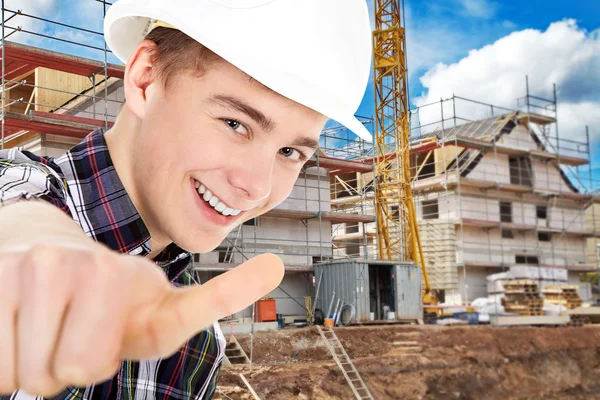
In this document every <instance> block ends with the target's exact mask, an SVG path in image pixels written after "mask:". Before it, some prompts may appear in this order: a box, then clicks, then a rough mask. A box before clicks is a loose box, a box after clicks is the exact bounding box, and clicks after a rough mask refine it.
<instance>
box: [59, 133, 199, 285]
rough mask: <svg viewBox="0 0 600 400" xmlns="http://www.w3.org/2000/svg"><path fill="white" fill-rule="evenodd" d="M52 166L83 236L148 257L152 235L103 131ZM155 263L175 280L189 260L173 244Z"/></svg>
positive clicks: (184, 253) (88, 137) (188, 255)
mask: <svg viewBox="0 0 600 400" xmlns="http://www.w3.org/2000/svg"><path fill="white" fill-rule="evenodd" d="M56 164H57V165H58V167H59V168H60V170H61V172H62V174H63V176H64V179H65V180H66V183H67V187H68V190H69V192H70V196H69V198H68V200H67V202H68V206H69V209H70V211H71V214H72V217H73V219H74V220H75V221H76V222H77V223H78V224H79V225H81V227H82V229H83V231H84V232H85V234H86V235H88V236H90V237H92V238H93V239H94V240H95V241H97V242H101V243H104V244H105V245H106V246H108V247H109V248H111V249H112V250H115V251H118V252H119V253H127V254H131V255H139V256H147V255H148V254H149V253H150V251H151V248H150V232H149V231H148V228H147V227H146V225H145V224H144V222H143V221H142V218H141V217H140V215H139V213H138V212H137V210H136V208H135V206H134V205H133V202H132V201H131V198H130V197H129V195H128V194H127V192H126V190H125V188H124V187H123V183H122V182H121V180H120V179H119V176H118V174H117V171H116V170H115V167H114V164H113V162H112V159H111V157H110V153H109V151H108V146H107V144H106V140H105V139H104V131H103V130H102V129H101V128H99V129H97V130H95V131H94V132H92V133H91V134H89V135H88V136H87V137H86V138H85V140H84V141H83V142H81V143H80V144H78V145H77V146H75V147H73V148H72V149H71V150H69V151H68V152H67V153H66V154H65V155H63V156H62V157H60V158H59V159H57V160H56ZM155 261H156V262H157V263H158V264H159V265H160V266H162V267H163V268H165V269H166V272H167V275H168V277H169V279H170V280H171V281H174V280H175V279H176V278H177V277H178V276H179V275H180V274H181V273H182V272H183V271H184V270H185V268H187V266H188V265H189V262H190V261H191V255H190V254H189V253H188V252H186V251H185V250H183V249H181V248H180V247H179V246H177V245H175V244H174V243H173V244H171V245H170V246H168V247H167V248H166V249H165V250H164V251H162V252H161V253H160V254H159V255H158V256H157V257H156V258H155Z"/></svg>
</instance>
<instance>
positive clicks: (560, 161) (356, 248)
mask: <svg viewBox="0 0 600 400" xmlns="http://www.w3.org/2000/svg"><path fill="white" fill-rule="evenodd" d="M81 1H85V2H90V3H91V4H92V5H91V8H93V9H94V10H97V11H98V12H99V16H98V18H102V16H103V14H102V12H104V13H105V12H106V9H107V7H109V6H110V2H107V1H100V0H81ZM17 4H18V2H17ZM402 10H403V7H402V4H401V2H400V1H399V0H375V1H374V9H373V10H369V11H370V12H373V16H374V30H373V47H374V48H373V61H374V66H373V80H374V81H373V83H374V87H375V114H374V115H371V116H363V117H361V120H362V122H363V123H364V124H365V126H367V127H368V128H369V130H370V131H371V132H372V133H373V138H374V140H373V142H372V143H369V142H366V141H364V140H362V139H359V138H357V137H356V136H355V135H354V134H352V133H351V132H350V131H349V130H347V129H346V128H344V127H342V126H339V125H335V124H328V126H327V128H326V129H325V130H324V131H323V133H322V135H321V139H320V148H319V150H318V151H317V153H316V154H315V156H314V157H313V158H312V159H310V160H309V161H308V162H307V163H306V165H305V166H304V168H303V169H302V172H301V174H300V176H299V177H298V179H297V181H296V184H295V186H294V189H293V191H292V193H291V195H290V197H289V198H288V199H287V200H286V201H285V202H284V203H282V204H281V205H279V206H277V207H276V208H274V209H272V210H270V211H268V212H267V213H266V214H264V215H262V216H261V217H259V218H256V219H254V220H250V221H247V222H245V223H244V224H243V225H241V226H239V227H238V228H236V229H235V230H234V231H232V232H231V233H230V234H229V236H228V237H227V239H226V240H225V241H223V242H222V243H221V245H220V246H219V247H218V248H216V249H215V250H214V251H212V252H209V253H204V254H194V257H193V274H194V277H195V278H196V279H197V280H198V282H206V281H208V280H210V279H212V278H214V277H216V276H218V275H220V274H222V273H224V272H225V271H228V270H230V269H233V268H235V267H236V266H238V265H239V264H241V263H243V262H244V261H246V260H248V259H250V258H252V257H254V256H255V255H258V254H262V253H273V254H276V255H278V256H279V257H281V259H282V260H283V262H284V264H285V270H286V274H285V277H284V279H283V281H282V283H281V285H280V286H279V287H278V288H277V289H276V290H275V291H273V292H272V293H271V294H270V295H269V296H268V297H267V298H265V299H263V300H260V301H259V302H257V303H255V304H254V305H253V306H251V307H248V308H247V309H245V310H242V311H240V312H239V313H237V314H234V315H231V316H230V317H228V318H226V319H223V320H221V321H220V323H221V329H222V331H223V333H224V334H225V337H226V339H227V341H228V346H227V351H226V358H225V360H224V361H223V366H222V369H221V372H220V377H219V382H218V389H217V391H216V393H215V398H218V399H257V398H260V399H352V398H357V399H522V398H527V399H542V398H543V399H559V398H560V399H563V398H564V399H584V398H585V399H593V398H599V399H600V384H599V383H598V382H600V379H599V378H600V369H599V368H598V365H600V329H599V327H600V325H598V324H600V306H597V304H598V297H599V295H600V293H599V290H598V289H599V288H598V268H599V266H600V264H599V263H600V253H599V247H598V246H599V244H600V242H599V241H598V239H599V238H600V207H599V205H600V193H599V192H597V190H596V189H598V187H599V186H598V183H597V182H594V179H593V175H592V168H593V167H592V164H591V160H592V156H591V153H592V145H591V141H590V135H592V133H593V132H591V131H592V130H595V129H598V127H589V129H588V130H587V131H586V132H583V133H582V135H581V137H585V140H575V139H573V138H570V137H561V135H560V134H559V126H560V119H559V118H558V114H557V104H558V102H559V100H558V99H557V89H556V87H554V88H553V93H554V96H553V97H551V98H543V97H541V96H537V95H536V93H537V92H538V91H541V90H546V89H548V88H535V87H530V85H529V81H528V78H527V77H525V76H523V77H522V80H521V81H519V82H506V85H514V86H519V87H522V92H523V96H522V98H520V99H515V103H516V104H518V107H514V108H509V107H506V105H495V104H487V103H485V102H484V101H481V99H467V98H463V97H460V96H459V95H460V94H459V93H457V94H456V95H453V96H452V97H450V98H442V99H440V101H438V102H435V103H432V104H426V105H423V106H420V107H418V108H411V107H410V102H409V98H408V93H407V73H406V70H407V65H406V48H405V46H406V43H405V28H404V23H403V22H402V21H403V14H402V12H403V11H402ZM2 18H3V24H2V52H1V59H2V65H1V68H2V111H1V112H2V131H1V138H0V143H1V147H2V149H7V148H14V147H20V148H23V149H25V150H28V151H31V152H33V153H35V154H37V155H40V156H46V157H58V156H60V155H62V154H63V153H64V152H65V151H67V150H68V149H70V148H71V147H72V146H74V145H75V144H77V143H79V142H80V141H81V140H83V139H84V138H85V137H86V136H87V135H88V134H89V133H90V132H92V131H94V130H95V129H97V128H98V127H102V128H104V129H106V130H108V129H110V127H111V126H112V125H113V124H114V121H115V120H116V118H117V116H118V114H119V110H120V108H121V105H122V104H123V102H124V101H125V94H124V90H123V78H124V74H125V66H124V65H121V64H118V63H116V62H111V61H110V60H113V59H114V56H113V55H112V54H111V53H110V51H109V50H108V49H107V47H106V45H105V44H104V42H103V40H102V32H96V31H93V30H90V29H87V27H85V26H73V25H69V24H64V23H62V22H60V21H53V20H50V19H46V18H44V16H43V15H40V14H38V13H37V11H36V9H35V7H34V8H33V9H12V8H9V7H5V6H4V3H3V6H2ZM56 25H59V26H60V27H61V29H65V30H67V31H69V32H71V33H72V35H70V37H72V38H74V37H91V38H93V39H94V40H88V41H86V40H71V39H65V38H64V37H63V38H61V37H51V36H49V35H47V34H45V33H44V32H45V31H44V30H43V29H42V28H39V27H42V26H56ZM23 26H27V27H31V28H23ZM36 27H38V28H39V29H38V30H36ZM92 43H98V44H92Z"/></svg>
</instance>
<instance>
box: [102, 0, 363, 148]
mask: <svg viewBox="0 0 600 400" xmlns="http://www.w3.org/2000/svg"><path fill="white" fill-rule="evenodd" d="M151 20H159V21H162V22H164V23H166V24H169V25H171V26H173V27H174V28H176V29H179V30H180V31H182V32H184V33H185V34H187V35H188V36H190V37H192V38H193V39H195V40H197V41H198V42H200V43H202V44H203V45H204V46H206V47H208V48H209V49H210V50H212V51H213V52H214V53H216V54H217V55H219V56H220V57H222V58H223V59H225V60H227V61H228V62H229V63H231V64H233V65H234V66H236V67H237V68H239V69H240V70H242V71H244V72H245V73H246V74H248V75H250V76H251V77H252V78H254V79H256V80H257V81H259V82H261V83H262V84H263V85H265V86H267V87H269V88H270V89H272V90H274V91H275V92H277V93H279V94H281V95H283V96H285V97H287V98H289V99H291V100H293V101H295V102H297V103H300V104H303V105H305V106H307V107H309V108H312V109H313V110H315V111H318V112H319V113H321V114H323V115H325V116H327V117H329V118H331V119H334V120H336V121H338V122H339V123H341V124H343V125H344V126H346V127H347V128H348V129H350V130H351V131H352V132H354V133H356V134H357V135H358V136H360V137H361V138H363V139H365V140H368V141H371V135H370V133H369V131H368V130H367V129H366V128H365V126H364V125H363V124H362V123H361V122H360V121H359V120H357V119H356V117H355V116H354V112H355V111H356V110H357V109H358V106H359V105H360V102H361V100H362V97H363V95H364V91H365V88H366V86H367V81H368V79H369V72H370V68H371V26H370V23H369V16H368V10H367V4H366V2H365V0H118V1H117V2H115V3H114V4H113V5H112V6H111V7H110V8H109V10H108V12H107V14H106V18H105V20H104V34H105V38H106V43H107V44H108V46H109V47H110V49H111V50H112V51H113V53H114V54H115V55H116V56H117V57H118V58H119V59H121V60H122V61H123V62H126V61H127V58H128V57H129V55H130V54H131V52H132V51H133V50H134V49H135V48H136V46H137V45H138V44H139V43H140V42H141V41H142V40H143V39H144V37H145V35H146V32H147V28H148V25H149V21H151Z"/></svg>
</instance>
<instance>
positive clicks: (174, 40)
mask: <svg viewBox="0 0 600 400" xmlns="http://www.w3.org/2000/svg"><path fill="white" fill-rule="evenodd" d="M146 40H150V41H152V42H154V43H155V44H156V47H154V48H153V50H152V53H151V56H152V59H153V62H154V66H155V71H156V74H157V75H156V77H157V78H159V79H161V80H162V81H163V84H164V86H165V88H166V87H168V86H169V82H170V81H171V79H172V78H173V77H175V76H176V75H177V74H180V73H182V72H188V73H191V74H192V75H193V76H197V77H200V76H202V75H204V73H205V72H206V70H207V68H208V67H209V66H210V65H211V64H214V63H215V62H217V61H219V60H221V57H219V56H218V55H216V54H215V53H213V52H212V51H211V50H209V49H208V48H206V47H204V46H203V45H202V44H200V43H198V42H197V41H196V40H194V39H192V38H191V37H189V36H188V35H186V34H185V33H183V32H181V31H179V30H177V29H171V28H165V27H162V26H161V27H157V28H155V29H153V30H152V31H151V32H150V33H149V34H148V35H146Z"/></svg>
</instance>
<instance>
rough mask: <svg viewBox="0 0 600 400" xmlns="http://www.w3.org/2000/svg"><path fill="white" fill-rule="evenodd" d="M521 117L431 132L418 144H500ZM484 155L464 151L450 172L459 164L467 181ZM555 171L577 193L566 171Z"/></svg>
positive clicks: (511, 115)
mask: <svg viewBox="0 0 600 400" xmlns="http://www.w3.org/2000/svg"><path fill="white" fill-rule="evenodd" d="M520 114H521V113H520V112H519V111H515V112H511V113H505V114H501V115H498V116H494V117H489V118H485V119H481V120H477V121H472V122H467V123H465V124H461V125H457V126H454V127H451V128H446V129H443V130H442V129H436V130H434V131H432V132H429V133H426V134H423V135H421V136H419V138H418V140H423V139H429V138H437V139H438V141H442V142H443V143H447V144H449V145H451V144H452V142H457V144H458V145H459V146H460V145H461V144H460V143H458V141H468V140H472V141H485V142H489V143H495V142H497V141H498V140H500V138H501V137H502V136H503V135H508V134H510V133H511V132H512V131H513V129H514V128H516V127H517V125H518V124H519V115H520ZM528 131H529V134H530V135H531V137H532V139H533V141H534V142H535V143H536V144H537V145H538V147H539V149H540V150H541V151H547V149H546V147H545V146H544V144H543V142H542V141H541V140H540V138H539V137H538V136H537V134H536V133H535V132H534V131H533V130H532V129H528ZM415 140H416V139H415ZM466 153H470V154H466ZM484 154H485V153H484V151H482V150H480V149H477V148H464V149H463V150H462V151H461V152H460V153H459V154H458V155H457V156H456V157H455V158H454V159H453V160H451V162H450V163H449V164H448V168H447V169H450V168H452V167H454V166H456V163H457V162H458V163H459V168H460V171H461V177H466V176H468V175H469V173H470V172H471V171H472V170H474V169H475V167H476V166H477V165H478V164H479V162H480V160H481V159H482V158H483V156H484ZM457 160H458V161H457ZM463 161H464V162H465V163H464V164H462V165H461V164H460V163H461V162H463ZM555 168H556V169H557V170H558V171H559V173H560V175H561V176H562V178H563V180H564V182H565V184H566V185H567V186H568V187H569V188H570V189H571V190H573V191H574V192H577V193H578V192H579V190H578V189H577V188H576V187H575V185H573V183H572V182H571V180H570V179H569V178H568V177H567V176H566V175H565V173H564V171H563V170H562V169H561V168H560V166H559V165H555Z"/></svg>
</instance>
